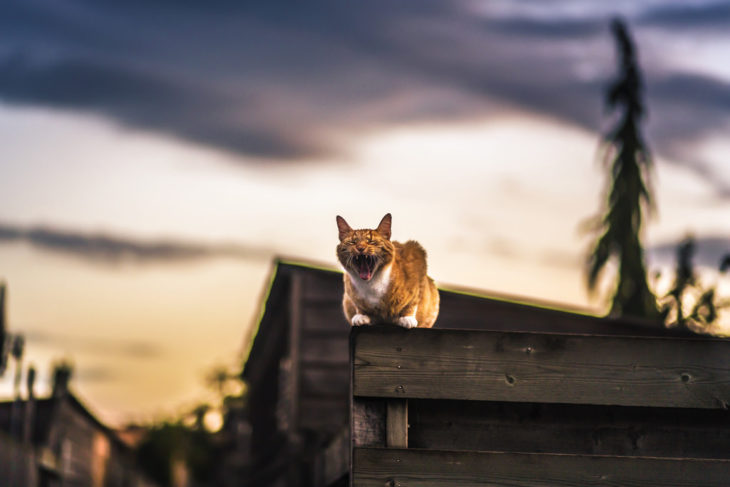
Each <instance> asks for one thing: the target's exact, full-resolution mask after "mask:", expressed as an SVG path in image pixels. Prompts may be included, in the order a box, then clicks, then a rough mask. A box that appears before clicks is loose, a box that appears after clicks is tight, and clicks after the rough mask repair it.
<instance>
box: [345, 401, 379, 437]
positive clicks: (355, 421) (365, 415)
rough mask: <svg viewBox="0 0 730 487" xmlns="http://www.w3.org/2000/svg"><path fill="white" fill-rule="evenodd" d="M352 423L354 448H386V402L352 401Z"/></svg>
mask: <svg viewBox="0 0 730 487" xmlns="http://www.w3.org/2000/svg"><path fill="white" fill-rule="evenodd" d="M351 423H352V426H351V430H352V445H353V446H355V447H358V446H374V447H380V446H385V403H384V401H382V400H379V399H367V398H354V399H352V411H351Z"/></svg>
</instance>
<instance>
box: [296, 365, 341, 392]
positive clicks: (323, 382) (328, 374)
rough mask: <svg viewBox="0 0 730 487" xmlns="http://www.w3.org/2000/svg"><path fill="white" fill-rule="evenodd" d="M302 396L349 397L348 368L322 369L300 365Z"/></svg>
mask: <svg viewBox="0 0 730 487" xmlns="http://www.w3.org/2000/svg"><path fill="white" fill-rule="evenodd" d="M300 369H301V372H300V376H301V379H300V380H301V382H300V394H306V395H308V396H321V397H343V398H346V397H347V393H348V391H349V390H350V380H349V379H350V378H349V374H348V373H347V372H348V371H347V368H346V367H327V366H325V367H321V366H313V365H311V364H306V363H302V364H300Z"/></svg>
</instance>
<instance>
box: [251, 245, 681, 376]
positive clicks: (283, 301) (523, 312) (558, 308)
mask: <svg viewBox="0 0 730 487" xmlns="http://www.w3.org/2000/svg"><path fill="white" fill-rule="evenodd" d="M294 275H296V276H300V278H301V279H302V280H303V291H302V293H303V297H304V298H305V301H306V302H307V303H309V305H310V306H312V307H316V309H317V311H316V314H317V316H318V317H319V318H321V319H322V320H321V322H319V323H318V324H317V327H319V328H324V329H338V328H344V329H348V328H349V325H348V323H347V322H346V320H345V318H344V315H343V313H342V310H341V299H342V272H341V271H338V270H334V269H332V268H329V267H327V266H326V265H321V264H318V263H314V262H304V261H289V260H283V259H277V260H275V261H274V266H273V270H272V273H271V276H270V279H269V283H268V287H267V288H266V289H265V292H264V295H263V298H262V303H261V311H260V314H259V318H258V320H257V322H256V323H255V325H254V327H253V330H252V336H253V340H252V341H249V343H251V349H250V353H249V354H248V358H247V360H246V366H245V368H244V372H243V376H244V378H246V379H251V378H253V377H254V376H255V375H256V372H255V371H256V369H257V364H258V363H259V362H262V363H263V362H265V360H262V359H263V358H264V356H265V355H267V354H268V353H270V352H271V351H272V350H273V348H274V343H275V342H276V341H277V340H280V339H282V337H283V335H282V333H285V330H283V329H281V327H286V326H287V323H288V321H287V320H275V319H273V318H274V316H275V315H276V313H277V312H278V311H279V310H280V309H281V308H282V307H286V306H288V305H289V298H290V285H289V284H290V281H291V278H292V276H294ZM439 291H440V295H441V306H440V308H441V309H440V313H439V318H438V320H437V321H436V324H435V327H437V328H449V329H474V330H505V331H539V332H548V333H550V332H552V333H579V334H597V335H636V336H647V335H648V336H667V335H686V333H685V332H681V331H678V330H670V329H667V328H664V327H663V326H662V325H661V323H657V322H652V321H646V320H636V319H626V318H622V319H616V318H607V317H600V316H596V315H593V314H591V313H590V312H589V311H588V310H585V309H580V308H578V307H573V306H568V305H564V304H558V303H552V302H548V301H541V300H533V299H529V298H520V297H515V296H509V295H505V294H501V293H496V292H491V291H482V290H474V289H468V288H461V287H458V286H442V287H440V288H439Z"/></svg>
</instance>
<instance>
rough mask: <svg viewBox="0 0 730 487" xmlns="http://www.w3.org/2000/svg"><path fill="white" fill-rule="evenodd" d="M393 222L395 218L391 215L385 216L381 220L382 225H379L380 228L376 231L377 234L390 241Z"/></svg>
mask: <svg viewBox="0 0 730 487" xmlns="http://www.w3.org/2000/svg"><path fill="white" fill-rule="evenodd" d="M392 221H393V217H392V216H390V213H388V214H387V215H385V216H384V217H383V219H382V220H380V224H379V225H378V228H377V229H376V230H377V232H378V233H379V234H380V235H382V236H383V237H385V238H387V239H388V240H390V223H391V222H392Z"/></svg>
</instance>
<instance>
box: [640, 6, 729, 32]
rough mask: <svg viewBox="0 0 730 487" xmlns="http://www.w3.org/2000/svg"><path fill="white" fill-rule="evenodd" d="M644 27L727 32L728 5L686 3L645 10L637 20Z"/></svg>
mask: <svg viewBox="0 0 730 487" xmlns="http://www.w3.org/2000/svg"><path fill="white" fill-rule="evenodd" d="M638 20H639V21H640V22H641V23H642V24H644V25H653V26H659V27H663V28H672V29H682V30H685V29H689V30H692V29H697V28H703V29H707V28H719V29H723V31H725V30H727V25H728V22H730V3H727V2H714V1H709V2H703V3H698V2H688V3H685V4H670V3H668V2H664V5H661V6H656V7H652V8H649V9H647V11H645V12H644V13H642V14H641V15H640V16H639V19H638Z"/></svg>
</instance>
